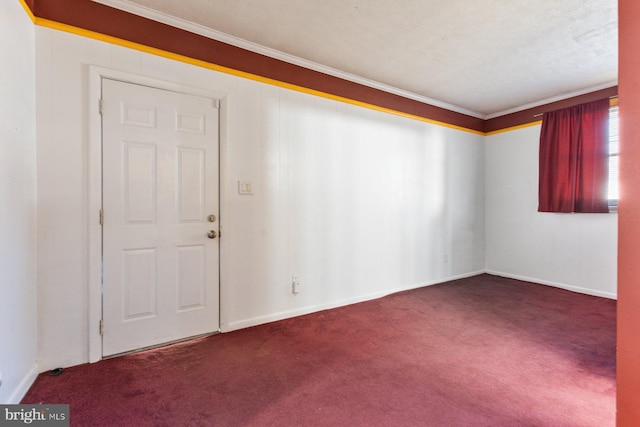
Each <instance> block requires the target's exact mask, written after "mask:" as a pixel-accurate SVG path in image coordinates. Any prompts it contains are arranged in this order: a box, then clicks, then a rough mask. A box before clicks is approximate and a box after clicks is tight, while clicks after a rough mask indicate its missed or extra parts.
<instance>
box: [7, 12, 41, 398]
mask: <svg viewBox="0 0 640 427" xmlns="http://www.w3.org/2000/svg"><path fill="white" fill-rule="evenodd" d="M0 52H2V59H1V63H0V373H1V375H2V385H0V403H17V402H18V401H19V400H20V399H21V398H22V397H23V395H24V393H25V392H26V391H27V389H28V387H29V386H30V385H31V383H32V381H33V380H34V378H35V375H36V374H37V366H36V356H37V341H36V338H37V330H36V319H37V311H36V308H37V298H36V274H35V272H36V265H37V259H36V233H35V230H36V182H35V180H36V151H35V138H36V137H35V92H34V89H35V87H34V85H35V74H34V73H35V39H34V28H33V24H32V22H31V20H30V19H29V17H28V16H27V14H26V13H25V11H24V10H23V9H22V7H21V6H20V3H19V2H17V1H3V2H0Z"/></svg>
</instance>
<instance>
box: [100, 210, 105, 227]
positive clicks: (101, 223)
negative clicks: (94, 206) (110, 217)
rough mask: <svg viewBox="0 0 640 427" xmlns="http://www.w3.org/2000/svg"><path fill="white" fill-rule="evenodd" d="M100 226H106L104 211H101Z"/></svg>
mask: <svg viewBox="0 0 640 427" xmlns="http://www.w3.org/2000/svg"><path fill="white" fill-rule="evenodd" d="M100 225H104V209H100Z"/></svg>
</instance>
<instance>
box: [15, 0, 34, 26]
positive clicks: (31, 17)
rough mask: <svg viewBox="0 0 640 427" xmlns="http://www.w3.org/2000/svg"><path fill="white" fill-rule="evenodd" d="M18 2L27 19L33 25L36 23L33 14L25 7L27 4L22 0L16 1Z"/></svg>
mask: <svg viewBox="0 0 640 427" xmlns="http://www.w3.org/2000/svg"><path fill="white" fill-rule="evenodd" d="M18 1H19V2H20V4H21V5H22V8H23V9H24V11H25V12H27V15H29V18H30V19H31V21H32V22H33V23H35V22H36V17H35V15H34V14H33V12H32V11H31V8H30V7H29V6H28V5H27V3H26V2H25V1H24V0H18Z"/></svg>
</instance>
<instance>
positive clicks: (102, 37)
mask: <svg viewBox="0 0 640 427" xmlns="http://www.w3.org/2000/svg"><path fill="white" fill-rule="evenodd" d="M19 1H20V2H21V3H22V4H23V6H24V7H25V9H26V10H27V11H28V13H29V14H30V16H31V17H32V20H33V22H34V24H35V25H38V26H41V27H46V28H50V29H54V30H58V31H63V32H67V33H71V34H75V35H79V36H82V37H87V38H91V39H94V40H99V41H103V42H106V43H110V44H115V45H118V46H122V47H126V48H130V49H134V50H138V51H140V52H145V53H150V54H153V55H157V56H161V57H164V58H167V59H171V60H174V61H180V62H184V63H187V64H190V65H196V66H198V67H202V68H207V69H210V70H214V71H218V72H221V73H225V74H230V75H233V76H237V77H242V78H245V79H249V80H253V81H257V82H260V83H265V84H269V85H272V86H278V87H281V88H285V89H290V90H294V91H297V92H302V93H306V94H309V95H313V96H318V97H321V98H326V99H331V100H334V101H338V102H343V103H346V104H350V105H355V106H358V107H363V108H367V109H370V110H375V111H380V112H383V113H387V114H393V115H396V116H400V117H405V118H409V119H413V120H418V121H421V122H425V123H430V124H434V125H438V126H443V127H447V128H450V129H455V130H459V131H463V132H469V133H473V134H476V135H483V136H484V135H485V133H484V132H482V131H477V130H474V129H469V128H465V127H463V126H458V125H453V124H450V123H446V122H441V121H438V120H433V119H429V118H426V117H422V116H418V115H415V114H409V113H404V112H402V111H398V110H394V109H391V108H386V107H381V106H378V105H375V104H369V103H366V102H362V101H357V100H354V99H350V98H346V97H343V96H338V95H332V94H330V93H327V92H322V91H319V90H315V89H309V88H306V87H303V86H298V85H294V84H291V83H286V82H282V81H280V80H275V79H271V78H268V77H262V76H259V75H257V74H252V73H247V72H245V71H239V70H235V69H233V68H229V67H224V66H221V65H216V64H213V63H210V62H206V61H202V60H199V59H194V58H191V57H188V56H184V55H179V54H176V53H172V52H169V51H165V50H162V49H158V48H154V47H150V46H147V45H144V44H141V43H136V42H131V41H128V40H124V39H121V38H118V37H113V36H109V35H106V34H102V33H99V32H96V31H91V30H86V29H84V28H79V27H75V26H72V25H68V24H62V23H60V22H57V21H52V20H49V19H44V18H38V17H34V16H33V14H32V13H31V10H30V9H29V7H28V6H26V4H25V3H24V0H19Z"/></svg>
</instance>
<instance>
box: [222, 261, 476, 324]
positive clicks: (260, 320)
mask: <svg viewBox="0 0 640 427" xmlns="http://www.w3.org/2000/svg"><path fill="white" fill-rule="evenodd" d="M484 272H485V271H484V270H481V271H474V272H470V273H465V274H459V275H456V276H449V277H446V278H442V279H437V280H433V281H430V282H425V283H418V284H415V285H410V286H405V287H399V288H394V289H389V290H385V291H382V292H375V293H372V294H367V295H362V296H359V297H355V298H348V299H344V300H338V301H334V302H330V303H326V304H318V305H312V306H306V307H301V308H298V309H295V310H288V311H281V312H278V313H273V314H268V315H265V316H258V317H253V318H250V319H244V320H237V321H234V322H229V323H227V324H226V325H222V326H223V327H222V328H221V330H222V332H231V331H235V330H238V329H243V328H249V327H251V326H257V325H262V324H265V323H270V322H276V321H278V320H284V319H289V318H291V317H297V316H303V315H305V314H310V313H315V312H317V311H322V310H329V309H332V308H338V307H344V306H346V305H351V304H357V303H359V302H364V301H371V300H375V299H378V298H382V297H385V296H387V295H391V294H395V293H398V292H403V291H409V290H412V289H418V288H423V287H425V286H431V285H436V284H438V283H445V282H450V281H452V280H458V279H465V278H467V277H473V276H477V275H479V274H483V273H484Z"/></svg>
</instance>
